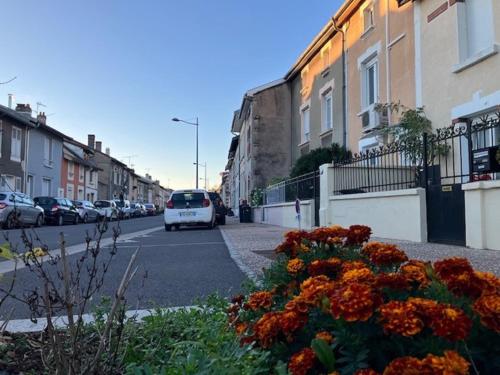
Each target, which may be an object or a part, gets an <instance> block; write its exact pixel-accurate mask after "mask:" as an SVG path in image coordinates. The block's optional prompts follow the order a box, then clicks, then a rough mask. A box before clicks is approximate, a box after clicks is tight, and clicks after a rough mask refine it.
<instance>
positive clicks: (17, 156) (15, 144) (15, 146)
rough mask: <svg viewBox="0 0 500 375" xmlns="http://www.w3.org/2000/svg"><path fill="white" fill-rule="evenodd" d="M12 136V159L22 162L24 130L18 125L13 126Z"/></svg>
mask: <svg viewBox="0 0 500 375" xmlns="http://www.w3.org/2000/svg"><path fill="white" fill-rule="evenodd" d="M18 136H19V138H18ZM10 138H11V146H10V160H12V161H17V162H21V150H22V140H23V132H22V130H21V129H20V128H18V127H16V126H13V127H12V134H11V137H10Z"/></svg>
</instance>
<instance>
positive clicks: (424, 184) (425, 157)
mask: <svg viewBox="0 0 500 375" xmlns="http://www.w3.org/2000/svg"><path fill="white" fill-rule="evenodd" d="M427 141H428V139H427V133H425V132H424V134H423V135H422V153H423V155H422V168H423V170H422V172H423V175H422V177H423V179H424V181H422V182H421V185H422V186H421V187H423V188H424V189H426V190H427V184H428V181H429V176H428V175H427V166H428V164H429V160H428V155H429V151H428V148H427Z"/></svg>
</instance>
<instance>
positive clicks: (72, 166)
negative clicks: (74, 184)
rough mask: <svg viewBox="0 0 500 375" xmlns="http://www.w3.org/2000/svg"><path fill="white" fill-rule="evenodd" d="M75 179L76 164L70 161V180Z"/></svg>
mask: <svg viewBox="0 0 500 375" xmlns="http://www.w3.org/2000/svg"><path fill="white" fill-rule="evenodd" d="M74 178H75V163H74V162H73V161H72V160H68V180H73V179H74Z"/></svg>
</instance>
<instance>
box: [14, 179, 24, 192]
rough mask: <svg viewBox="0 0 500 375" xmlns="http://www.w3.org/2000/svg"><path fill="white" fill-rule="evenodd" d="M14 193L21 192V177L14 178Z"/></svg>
mask: <svg viewBox="0 0 500 375" xmlns="http://www.w3.org/2000/svg"><path fill="white" fill-rule="evenodd" d="M15 184H16V186H15V191H21V190H22V184H21V177H17V176H16V177H15Z"/></svg>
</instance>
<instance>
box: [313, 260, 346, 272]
mask: <svg viewBox="0 0 500 375" xmlns="http://www.w3.org/2000/svg"><path fill="white" fill-rule="evenodd" d="M341 265H342V261H341V260H340V259H339V258H330V259H327V260H313V261H312V262H311V263H310V264H309V265H308V266H307V272H308V273H309V275H311V276H318V275H331V274H333V273H335V272H337V271H338V270H339V269H340V266H341Z"/></svg>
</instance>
